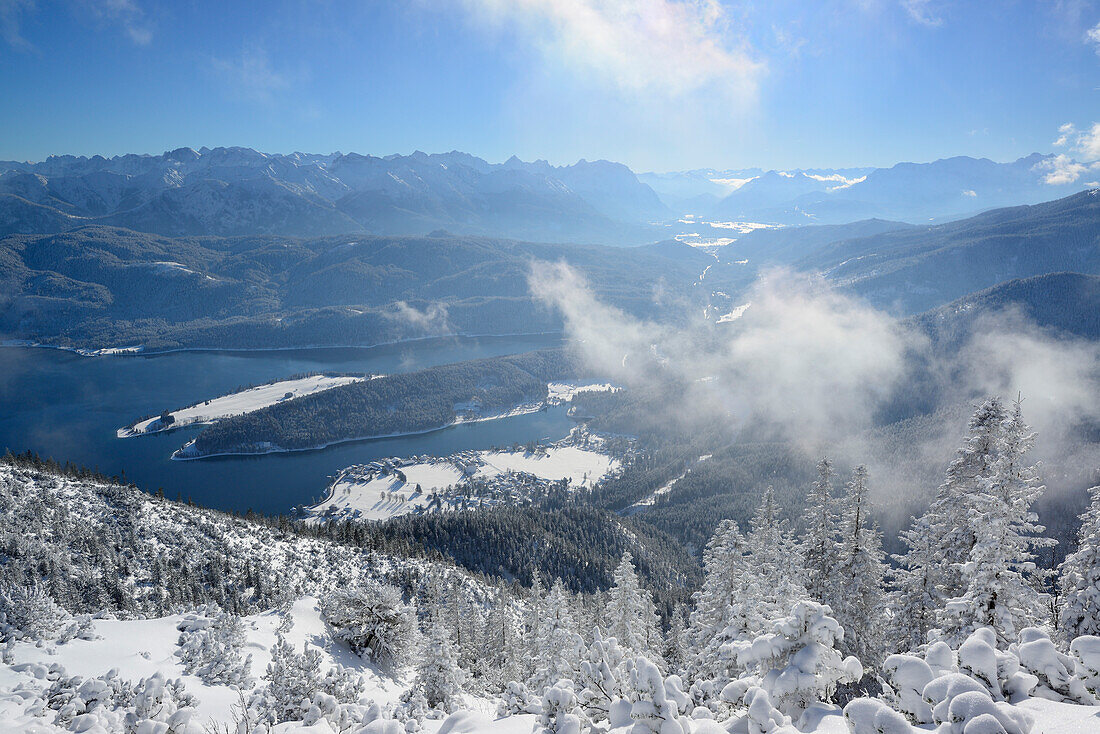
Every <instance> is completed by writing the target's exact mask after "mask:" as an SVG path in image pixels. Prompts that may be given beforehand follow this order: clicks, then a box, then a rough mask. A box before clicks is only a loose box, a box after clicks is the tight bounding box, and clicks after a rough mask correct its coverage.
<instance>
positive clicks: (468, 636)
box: [446, 583, 485, 687]
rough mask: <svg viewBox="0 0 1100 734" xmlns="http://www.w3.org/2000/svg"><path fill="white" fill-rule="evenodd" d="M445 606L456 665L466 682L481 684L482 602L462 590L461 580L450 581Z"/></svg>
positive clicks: (483, 648)
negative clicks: (457, 581) (464, 676)
mask: <svg viewBox="0 0 1100 734" xmlns="http://www.w3.org/2000/svg"><path fill="white" fill-rule="evenodd" d="M446 607H447V609H446V619H447V621H448V622H449V624H450V628H451V644H452V645H454V649H455V654H456V655H457V657H458V664H459V666H460V667H461V668H462V669H463V670H465V671H466V673H467V677H466V683H467V685H476V686H478V687H481V686H483V684H484V681H483V680H482V678H483V677H484V676H483V672H484V671H483V670H482V669H481V665H480V661H481V658H482V657H483V655H484V650H485V646H484V643H485V639H484V637H485V617H484V613H483V610H482V608H481V605H480V604H478V603H477V602H476V601H475V600H473V599H471V598H470V596H468V595H467V594H464V593H463V587H462V584H459V583H452V584H451V585H450V586H449V587H448V590H447V600H446ZM475 676H477V677H476V678H475Z"/></svg>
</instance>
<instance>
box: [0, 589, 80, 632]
mask: <svg viewBox="0 0 1100 734" xmlns="http://www.w3.org/2000/svg"><path fill="white" fill-rule="evenodd" d="M71 619H72V618H71V616H70V615H69V613H68V612H66V611H65V610H64V609H62V608H61V607H60V606H59V605H58V603H57V602H55V601H54V600H53V598H52V597H50V595H49V594H47V593H46V591H45V590H44V589H42V588H41V587H39V586H8V587H7V588H5V589H4V590H2V591H0V634H3V636H4V637H5V639H6V638H12V637H14V638H15V639H20V640H21V639H28V640H32V641H35V642H38V641H42V640H56V639H57V638H58V637H60V636H61V635H62V633H63V631H64V630H65V629H66V627H68V626H69V624H70V622H71Z"/></svg>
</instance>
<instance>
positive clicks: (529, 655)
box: [517, 574, 546, 695]
mask: <svg viewBox="0 0 1100 734" xmlns="http://www.w3.org/2000/svg"><path fill="white" fill-rule="evenodd" d="M545 608H546V589H545V588H544V587H543V585H542V581H541V580H540V579H539V577H538V575H537V574H536V575H534V576H533V577H532V579H531V588H530V589H529V590H528V592H527V610H526V613H525V614H524V616H523V627H522V629H521V630H520V632H521V634H520V639H521V640H522V641H523V645H524V646H525V653H524V654H523V655H521V656H520V659H519V661H518V662H519V665H520V671H521V673H520V674H521V675H522V678H518V679H517V680H520V681H526V682H528V683H530V682H531V679H532V678H533V677H534V675H535V671H536V670H538V661H537V659H536V658H537V655H538V645H537V644H536V640H537V638H538V634H539V628H540V627H541V626H542V615H543V612H544V610H545ZM532 692H533V693H534V694H535V695H541V691H532Z"/></svg>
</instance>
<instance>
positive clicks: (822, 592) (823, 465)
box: [802, 458, 840, 604]
mask: <svg viewBox="0 0 1100 734" xmlns="http://www.w3.org/2000/svg"><path fill="white" fill-rule="evenodd" d="M832 477H833V465H832V462H830V461H829V459H828V458H823V459H821V461H819V462H818V464H817V481H815V482H814V483H813V486H811V487H810V491H809V493H808V494H807V495H806V513H805V515H804V525H805V531H804V533H805V534H804V535H803V538H802V557H803V565H804V566H805V569H806V582H805V585H806V592H807V593H808V594H809V595H810V598H811V599H813V600H814V601H819V602H821V603H822V604H832V603H833V602H834V601H835V600H836V595H837V584H836V573H837V569H838V561H839V558H840V555H839V543H838V540H837V538H838V530H839V528H838V524H837V517H836V516H837V513H836V511H835V508H834V505H835V499H834V498H833V479H832Z"/></svg>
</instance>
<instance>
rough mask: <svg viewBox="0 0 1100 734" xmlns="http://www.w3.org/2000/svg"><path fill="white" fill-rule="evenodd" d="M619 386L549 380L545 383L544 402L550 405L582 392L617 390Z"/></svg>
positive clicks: (566, 401) (619, 388) (570, 399)
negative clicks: (549, 381)
mask: <svg viewBox="0 0 1100 734" xmlns="http://www.w3.org/2000/svg"><path fill="white" fill-rule="evenodd" d="M619 390H622V388H621V387H618V386H616V385H612V384H611V383H610V382H586V383H576V382H551V383H548V384H547V385H546V402H547V403H548V404H550V405H561V404H562V403H568V402H571V401H572V400H573V398H574V397H575V396H576V395H577V394H579V393H582V392H618V391H619Z"/></svg>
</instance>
